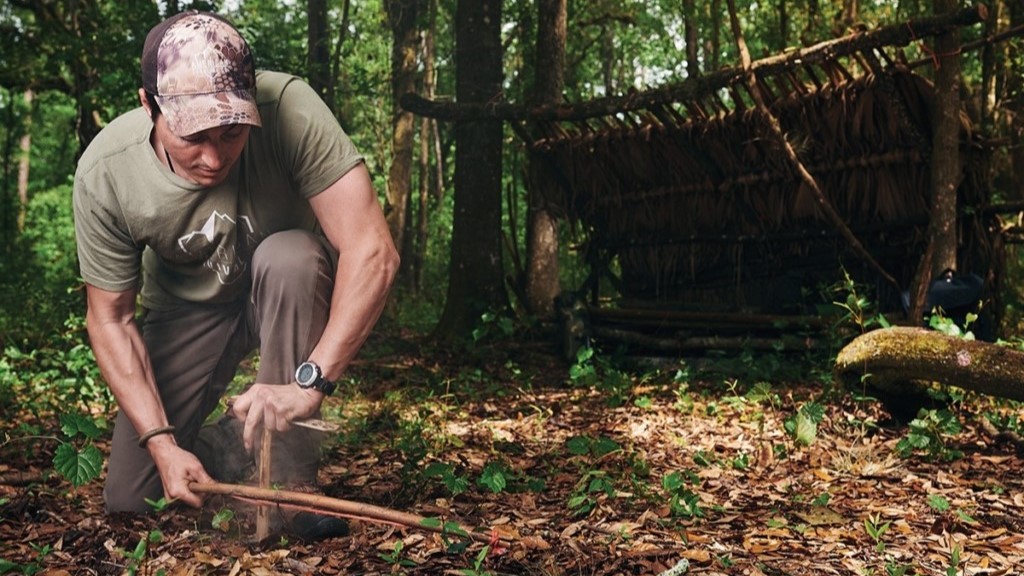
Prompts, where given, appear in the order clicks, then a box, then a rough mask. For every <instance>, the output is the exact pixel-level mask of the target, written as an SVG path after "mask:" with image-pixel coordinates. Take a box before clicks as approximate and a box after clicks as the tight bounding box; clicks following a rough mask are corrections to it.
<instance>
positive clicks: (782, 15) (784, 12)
mask: <svg viewBox="0 0 1024 576" xmlns="http://www.w3.org/2000/svg"><path fill="white" fill-rule="evenodd" d="M777 1H778V4H777V5H776V10H777V11H778V14H779V46H778V49H779V50H785V49H786V46H789V10H788V6H787V5H786V1H787V0H777Z"/></svg>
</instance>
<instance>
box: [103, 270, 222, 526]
mask: <svg viewBox="0 0 1024 576" xmlns="http://www.w3.org/2000/svg"><path fill="white" fill-rule="evenodd" d="M135 296H136V291H135V290H127V291H124V292H109V291H107V290H102V289H100V288H97V287H95V286H90V285H86V298H87V300H88V310H87V312H86V316H85V318H86V327H87V328H88V331H89V339H90V341H91V343H92V349H93V353H94V354H95V355H96V363H97V364H99V367H100V372H102V374H103V378H104V379H105V380H106V381H107V385H109V386H110V389H111V391H112V392H113V393H114V397H115V398H116V399H117V404H118V407H119V408H120V410H122V411H123V412H124V413H125V415H126V416H127V417H128V420H129V421H130V422H131V423H132V425H133V426H134V427H135V430H136V431H137V432H138V433H139V434H145V433H146V432H148V431H150V430H156V429H158V428H163V427H165V426H167V425H168V423H169V422H168V419H167V414H166V412H165V411H164V406H163V403H162V402H161V401H160V394H159V393H158V391H157V387H156V379H155V377H154V376H153V369H152V366H151V365H150V362H149V353H148V351H147V350H146V345H145V342H144V341H143V340H142V334H141V333H140V332H139V329H138V326H137V325H136V323H135ZM146 448H147V449H148V450H149V453H150V455H151V456H152V457H153V461H154V462H155V463H156V466H157V468H158V469H159V471H160V479H161V481H162V482H163V485H164V496H165V497H166V498H168V499H178V500H181V501H183V502H185V503H186V504H189V505H191V506H199V505H201V504H202V498H201V497H200V496H198V495H197V494H194V493H192V491H190V490H189V489H188V483H189V482H190V481H198V482H205V481H209V480H210V477H209V475H207V473H206V471H205V470H204V469H203V466H202V464H200V463H199V460H198V459H196V457H195V456H193V455H192V454H191V453H189V452H187V451H185V450H183V449H181V448H179V447H178V445H177V442H176V441H175V439H174V436H173V435H172V434H160V435H157V436H153V437H152V438H150V439H149V440H148V441H147V442H146Z"/></svg>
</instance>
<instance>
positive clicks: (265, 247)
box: [252, 230, 334, 285]
mask: <svg viewBox="0 0 1024 576" xmlns="http://www.w3.org/2000/svg"><path fill="white" fill-rule="evenodd" d="M252 267H253V279H254V282H255V283H260V282H261V281H263V282H271V283H273V282H274V280H275V279H281V280H282V281H285V282H287V283H290V284H293V285H304V283H306V282H312V281H316V280H317V279H318V278H321V277H322V276H321V275H326V276H327V277H328V278H329V277H331V276H332V272H333V268H334V261H333V258H332V256H331V255H330V254H328V251H327V248H326V246H325V245H324V243H323V242H322V241H321V240H320V238H318V237H317V236H316V235H314V234H312V233H311V232H307V231H305V230H285V231H282V232H277V233H274V234H271V235H270V236H268V237H267V238H266V239H265V240H263V242H260V245H259V246H258V247H257V248H256V251H255V252H254V253H253V258H252Z"/></svg>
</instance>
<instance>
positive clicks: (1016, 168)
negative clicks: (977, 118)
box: [1001, 0, 1024, 198]
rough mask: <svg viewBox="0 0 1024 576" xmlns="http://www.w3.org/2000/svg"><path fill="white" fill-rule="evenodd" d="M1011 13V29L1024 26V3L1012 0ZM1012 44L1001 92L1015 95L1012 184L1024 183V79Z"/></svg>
mask: <svg viewBox="0 0 1024 576" xmlns="http://www.w3.org/2000/svg"><path fill="white" fill-rule="evenodd" d="M1006 8H1007V10H1008V11H1009V19H1010V28H1015V27H1017V26H1021V25H1024V2H1018V1H1017V0H1011V1H1009V2H1007V3H1006ZM1010 46H1011V44H1010V43H1009V42H1007V43H1006V65H1005V67H1004V72H1003V77H1004V82H1005V83H1006V86H1005V88H1004V89H1003V90H1002V91H1001V92H1002V93H1004V94H1014V95H1015V96H1013V97H1012V98H1010V99H1009V100H1008V101H1007V103H1006V108H1007V109H1008V110H1007V112H1008V114H1007V118H1008V119H1007V126H1006V129H1007V133H1008V134H1009V135H1010V142H1011V146H1010V156H1011V166H1012V167H1013V168H1012V171H1013V179H1012V182H1024V77H1022V74H1021V70H1020V68H1019V67H1015V66H1014V65H1013V64H1012V62H1013V58H1016V57H1017V56H1018V55H1017V54H1016V53H1014V52H1013V51H1012V50H1011V49H1010ZM1018 188H1019V187H1015V188H1014V189H1013V190H1014V192H1015V194H1014V197H1016V198H1022V197H1024V191H1022V190H1019V189H1018Z"/></svg>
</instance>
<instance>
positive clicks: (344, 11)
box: [327, 0, 351, 117]
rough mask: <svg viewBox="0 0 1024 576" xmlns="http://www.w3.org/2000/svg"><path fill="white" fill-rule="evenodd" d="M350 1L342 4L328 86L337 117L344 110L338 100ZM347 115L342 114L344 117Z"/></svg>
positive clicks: (332, 106) (346, 0) (347, 0)
mask: <svg viewBox="0 0 1024 576" xmlns="http://www.w3.org/2000/svg"><path fill="white" fill-rule="evenodd" d="M350 6H351V2H350V0H344V1H343V2H342V4H341V24H340V25H339V26H338V37H337V39H336V40H335V42H334V54H333V55H332V57H331V83H330V84H328V85H327V97H328V98H330V102H331V103H332V105H331V110H334V113H335V114H336V115H337V114H338V113H339V111H341V110H342V105H341V103H339V102H338V101H337V100H338V93H337V83H338V78H339V77H340V76H341V54H342V48H344V46H345V39H346V38H348V23H349V8H350ZM344 116H345V115H344V114H342V117H344Z"/></svg>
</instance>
